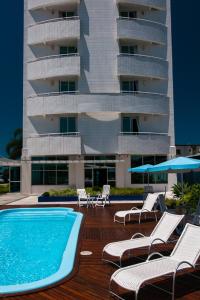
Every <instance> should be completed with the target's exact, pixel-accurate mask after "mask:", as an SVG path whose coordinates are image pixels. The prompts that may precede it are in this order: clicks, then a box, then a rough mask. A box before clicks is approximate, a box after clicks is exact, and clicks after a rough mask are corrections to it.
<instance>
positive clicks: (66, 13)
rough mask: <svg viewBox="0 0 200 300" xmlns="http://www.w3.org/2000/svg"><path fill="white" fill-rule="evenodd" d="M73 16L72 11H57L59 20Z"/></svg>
mask: <svg viewBox="0 0 200 300" xmlns="http://www.w3.org/2000/svg"><path fill="white" fill-rule="evenodd" d="M74 16H75V13H74V12H73V11H59V18H70V17H74Z"/></svg>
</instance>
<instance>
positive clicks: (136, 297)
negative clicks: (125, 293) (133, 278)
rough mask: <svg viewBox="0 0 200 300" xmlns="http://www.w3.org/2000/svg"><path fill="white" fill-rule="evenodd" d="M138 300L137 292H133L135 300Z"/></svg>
mask: <svg viewBox="0 0 200 300" xmlns="http://www.w3.org/2000/svg"><path fill="white" fill-rule="evenodd" d="M137 299H138V291H136V292H135V300H137Z"/></svg>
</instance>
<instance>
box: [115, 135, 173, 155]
mask: <svg viewBox="0 0 200 300" xmlns="http://www.w3.org/2000/svg"><path fill="white" fill-rule="evenodd" d="M118 149H119V154H140V155H150V154H151V155H154V154H155V155H156V154H158V153H159V154H167V153H169V136H168V135H167V133H157V132H136V133H127V132H123V133H121V134H120V135H119V139H118Z"/></svg>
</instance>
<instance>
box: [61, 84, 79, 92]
mask: <svg viewBox="0 0 200 300" xmlns="http://www.w3.org/2000/svg"><path fill="white" fill-rule="evenodd" d="M59 91H60V92H61V93H63V92H67V93H74V92H76V82H75V81H60V82H59Z"/></svg>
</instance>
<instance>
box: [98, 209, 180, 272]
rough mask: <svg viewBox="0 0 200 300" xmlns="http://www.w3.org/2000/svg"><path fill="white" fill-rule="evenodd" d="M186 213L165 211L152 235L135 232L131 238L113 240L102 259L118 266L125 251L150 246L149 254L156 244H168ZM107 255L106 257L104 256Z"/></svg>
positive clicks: (105, 248) (106, 247) (107, 246)
mask: <svg viewBox="0 0 200 300" xmlns="http://www.w3.org/2000/svg"><path fill="white" fill-rule="evenodd" d="M183 217H184V215H175V214H170V213H167V212H165V213H164V214H163V215H162V217H161V219H160V221H159V222H158V224H157V225H156V227H155V228H154V230H153V231H152V233H151V235H150V236H144V235H143V234H142V233H135V234H134V235H133V236H132V238H131V239H129V240H124V241H119V242H113V243H110V244H107V245H106V246H105V247H104V249H103V252H102V259H103V260H104V261H107V262H111V263H113V264H114V265H116V266H117V267H121V264H122V258H123V256H124V254H125V253H127V252H128V253H129V255H130V251H131V250H135V249H138V248H148V254H150V251H151V248H152V246H153V245H154V244H156V245H157V244H166V243H167V242H172V241H168V240H169V238H170V236H171V235H172V233H173V232H174V230H175V229H176V227H177V226H178V224H179V223H180V221H181V220H182V219H183ZM105 255H106V259H105V258H104V257H105ZM107 256H108V257H110V256H113V257H115V258H118V259H119V264H117V263H116V262H113V261H112V260H110V259H107Z"/></svg>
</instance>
